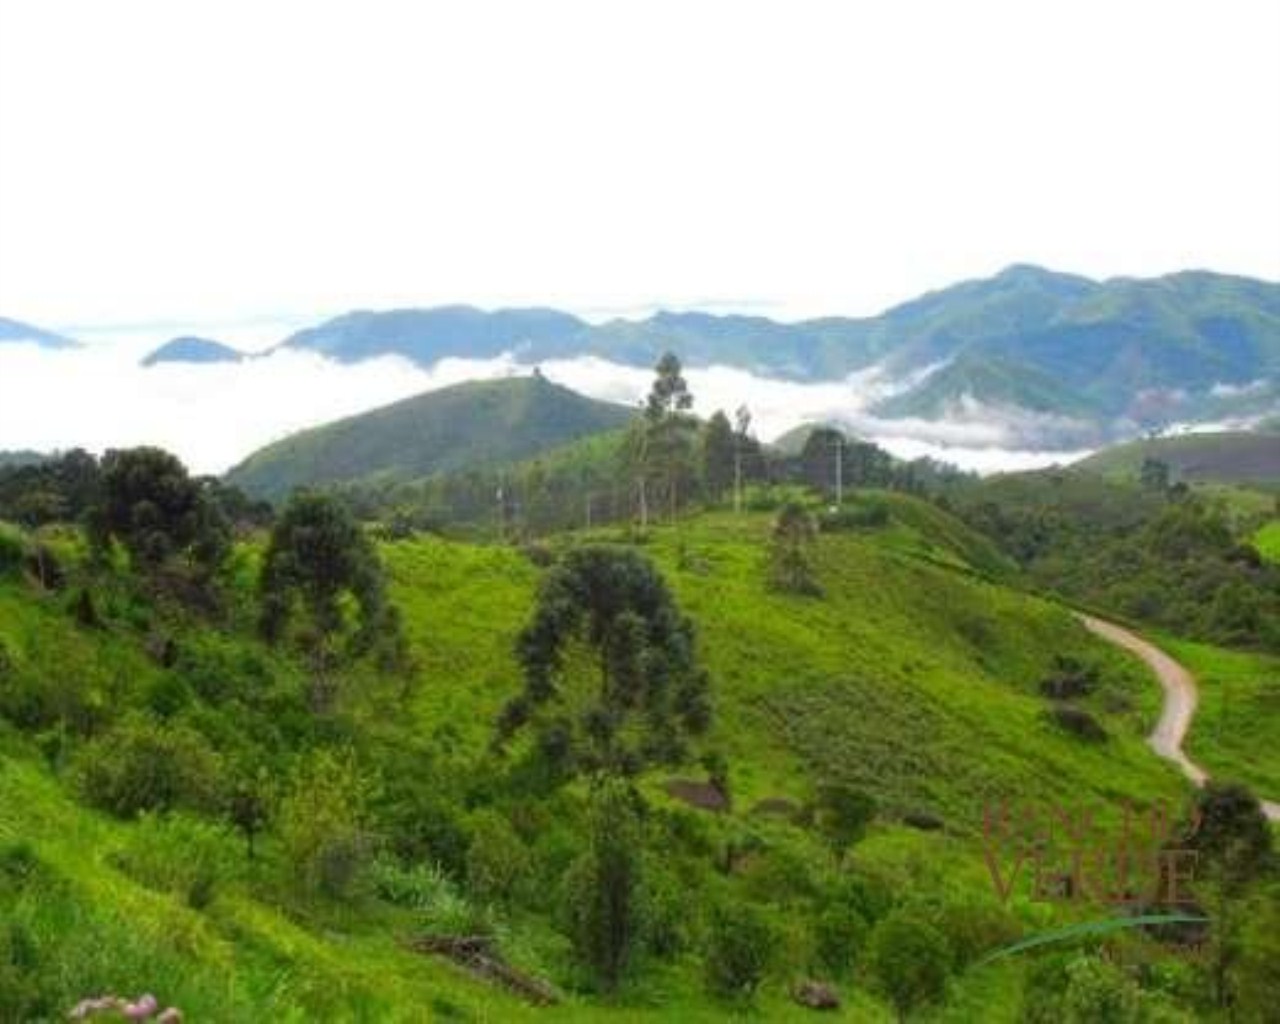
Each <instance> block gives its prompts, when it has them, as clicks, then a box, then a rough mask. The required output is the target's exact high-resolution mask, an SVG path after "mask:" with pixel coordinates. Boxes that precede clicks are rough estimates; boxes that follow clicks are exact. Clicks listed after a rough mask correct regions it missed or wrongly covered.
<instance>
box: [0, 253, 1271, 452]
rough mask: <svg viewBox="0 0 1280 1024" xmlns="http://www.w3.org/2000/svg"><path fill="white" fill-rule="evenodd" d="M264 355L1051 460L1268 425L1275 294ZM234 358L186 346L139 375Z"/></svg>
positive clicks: (1, 332)
mask: <svg viewBox="0 0 1280 1024" xmlns="http://www.w3.org/2000/svg"><path fill="white" fill-rule="evenodd" d="M18 339H22V340H28V341H34V342H35V343H37V344H40V345H45V346H57V347H65V346H67V345H73V344H75V343H74V342H72V341H70V340H69V339H66V338H62V337H60V336H58V335H56V334H54V333H52V332H48V331H42V330H40V329H39V328H35V327H31V326H29V325H25V324H18V323H16V322H15V321H8V320H0V341H4V340H18ZM278 349H285V350H294V351H307V352H314V353H319V354H321V355H324V356H327V357H329V358H332V359H334V360H338V361H341V362H358V361H361V360H366V359H371V358H375V357H378V356H385V355H397V356H402V357H405V358H407V359H409V360H412V361H413V362H415V363H417V364H419V365H422V366H433V365H435V364H436V363H438V362H439V361H440V360H441V359H444V358H449V357H455V358H470V359H490V358H495V357H498V356H502V355H511V356H514V357H515V358H516V359H517V360H518V361H519V362H520V363H522V364H524V365H525V366H532V365H536V364H539V363H544V362H548V361H552V360H561V359H563V360H569V359H574V358H578V357H583V356H595V357H599V358H601V359H606V360H610V361H613V362H616V363H619V364H624V365H627V366H633V367H650V366H652V365H653V364H654V363H655V362H656V360H657V359H658V357H659V356H660V355H661V353H662V352H664V351H667V350H671V351H674V352H675V353H677V354H678V355H679V356H680V358H681V359H682V360H683V361H684V363H685V364H686V365H688V366H693V367H699V366H710V365H723V366H729V367H736V368H740V369H743V370H747V371H750V372H752V373H754V374H757V375H760V376H764V377H770V378H775V379H781V380H785V381H799V382H832V381H847V383H848V386H849V400H848V408H847V410H840V409H835V410H832V413H831V415H832V416H835V417H837V418H842V421H843V422H844V424H845V426H846V427H847V428H849V429H850V430H852V431H854V432H856V433H860V434H869V435H873V436H877V435H878V436H888V435H895V434H897V435H903V436H918V437H919V436H924V433H925V432H922V431H921V430H920V429H919V425H918V424H917V423H916V421H927V422H928V423H930V424H937V423H939V422H943V421H945V422H946V423H947V424H949V425H960V426H962V427H963V426H972V425H978V426H980V427H983V428H986V427H990V426H992V425H994V426H995V427H996V428H997V429H996V431H995V434H996V435H998V436H996V437H995V438H994V440H993V439H992V436H991V432H990V431H987V432H986V433H984V434H983V440H982V441H981V444H983V445H990V444H996V445H998V446H1001V447H1007V448H1025V449H1037V450H1051V451H1064V450H1072V449H1081V448H1094V447H1100V446H1102V445H1105V444H1108V443H1110V442H1113V441H1116V440H1124V439H1129V438H1133V437H1137V436H1140V435H1142V434H1144V433H1148V432H1150V431H1153V430H1160V429H1163V428H1166V427H1168V426H1170V425H1173V424H1180V423H1199V424H1206V423H1215V424H1222V425H1227V426H1235V425H1248V424H1251V423H1253V422H1255V421H1257V420H1260V419H1262V418H1264V417H1267V416H1275V415H1276V414H1277V413H1280V284H1276V283H1271V282H1265V281H1259V280H1253V279H1249V278H1241V277H1232V276H1227V275H1223V274H1214V273H1209V272H1206V271H1186V272H1182V273H1176V274H1170V275H1167V276H1164V277H1158V278H1151V279H1136V278H1113V279H1110V280H1106V281H1094V280H1090V279H1088V278H1085V277H1079V276H1076V275H1072V274H1062V273H1056V272H1053V271H1049V270H1045V269H1042V268H1039V267H1034V266H1027V265H1017V266H1012V267H1009V268H1008V269H1006V270H1004V271H1002V272H1000V273H999V274H996V275H995V276H994V277H990V278H985V279H981V280H974V281H966V282H962V283H960V284H956V285H953V286H952V287H949V288H945V289H942V290H940V291H935V292H930V293H928V294H926V295H923V296H921V297H920V298H917V299H914V300H912V301H910V302H907V303H904V304H902V305H899V306H895V307H894V308H892V309H890V310H888V311H887V312H885V313H883V314H881V315H879V316H875V317H865V318H849V317H825V318H820V319H812V320H805V321H801V322H798V323H781V322H777V321H774V320H770V319H768V318H765V317H760V316H738V315H728V316H718V315H712V314H709V313H700V312H689V313H672V312H660V313H656V314H654V315H653V316H650V317H647V318H645V319H641V320H623V319H615V320H610V321H608V322H605V323H597V324H593V323H588V322H587V321H585V320H582V319H580V318H579V317H576V316H573V315H571V314H569V313H564V312H560V311H557V310H554V309H541V308H530V309H502V310H496V311H492V312H486V311H483V310H479V309H475V308H472V307H469V306H442V307H437V308H432V309H403V310H392V311H386V312H352V313H347V314H345V315H343V316H339V317H336V318H334V319H332V320H328V321H326V322H324V323H322V324H319V325H318V326H315V327H310V328H307V329H305V330H302V331H299V332H297V333H295V334H293V335H292V336H290V337H289V338H287V339H285V340H284V341H283V342H281V343H280V345H278V346H277V350H278ZM242 358H246V357H245V356H243V355H242V354H241V353H239V352H237V351H235V350H234V349H232V348H229V347H228V346H225V345H222V344H221V343H219V342H216V341H211V340H209V339H206V338H196V337H184V338H177V339H174V340H173V341H171V342H169V343H168V344H166V345H164V346H162V347H161V348H160V349H158V350H156V351H155V352H153V353H152V354H151V355H150V356H148V357H147V359H146V363H147V364H148V365H154V364H156V363H162V362H172V361H181V362H197V363H205V362H221V361H229V360H233V359H234V360H239V359H242ZM929 436H930V437H941V436H943V435H940V434H938V432H937V431H934V432H933V434H930V435H929ZM946 436H952V435H946ZM957 436H958V435H957ZM957 443H958V442H957Z"/></svg>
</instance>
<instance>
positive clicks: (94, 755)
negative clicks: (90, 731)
mask: <svg viewBox="0 0 1280 1024" xmlns="http://www.w3.org/2000/svg"><path fill="white" fill-rule="evenodd" d="M74 777H75V780H76V783H77V785H78V787H79V790H80V792H81V794H82V795H83V796H84V798H85V799H86V800H87V801H88V802H89V803H91V804H93V805H94V806H95V807H99V808H101V809H102V810H105V811H110V812H111V813H112V814H115V815H117V816H119V817H122V818H132V817H134V816H136V815H138V814H141V813H142V812H143V811H168V810H174V809H176V808H184V809H186V810H192V811H211V810H216V809H217V808H218V807H219V805H220V803H221V797H222V793H221V781H222V764H221V761H220V759H219V757H218V755H217V754H216V753H214V751H213V750H212V748H210V746H209V744H208V741H207V740H206V739H205V738H204V737H203V736H202V735H201V734H200V733H198V732H196V731H194V730H193V729H191V728H189V727H188V726H185V725H182V724H172V725H164V724H160V723H157V722H154V721H152V720H150V719H145V718H135V719H130V720H128V721H126V722H123V723H121V724H120V725H119V726H117V727H116V728H114V729H112V730H111V731H110V732H108V733H106V734H104V735H103V736H101V737H99V738H98V739H95V740H93V741H92V742H90V743H89V744H88V745H87V746H85V747H84V748H83V749H82V750H81V751H80V753H79V755H78V756H77V757H76V762H75V765H74Z"/></svg>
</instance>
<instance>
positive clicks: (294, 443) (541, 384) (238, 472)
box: [227, 375, 633, 498]
mask: <svg viewBox="0 0 1280 1024" xmlns="http://www.w3.org/2000/svg"><path fill="white" fill-rule="evenodd" d="M632 415H633V413H632V411H631V410H629V409H627V408H624V407H623V406H620V405H613V404H610V403H607V402H598V401H595V400H593V399H590V398H585V397H583V396H582V395H579V394H576V393H575V392H572V391H570V390H568V389H567V388H563V387H560V386H559V385H556V384H552V383H551V382H550V381H548V380H546V379H544V378H542V377H541V376H537V375H535V376H532V377H518V378H508V379H504V380H496V381H477V382H471V383H466V384H458V385H456V386H454V387H448V388H442V389H441V390H439V391H432V392H428V393H427V394H424V395H419V396H418V397H416V398H410V399H406V400H405V401H402V402H397V403H395V404H394V405H389V406H386V407H384V408H382V409H375V410H374V411H372V412H368V413H363V414H361V415H359V416H353V417H351V418H350V419H345V420H341V421H339V422H337V423H331V424H328V425H326V426H322V427H317V428H315V429H313V430H307V431H303V432H302V433H299V434H294V435H293V436H291V437H287V438H285V439H284V440H282V441H277V442H276V443H274V444H271V445H268V446H267V447H266V448H263V449H261V450H260V451H258V452H255V453H254V454H253V455H251V456H249V458H248V459H246V460H245V461H244V462H242V463H241V464H240V465H238V466H236V467H235V468H234V469H232V470H231V471H230V472H229V473H228V474H227V479H228V481H229V482H230V483H233V484H236V485H237V486H239V487H241V488H243V489H244V490H245V491H247V492H249V493H250V494H253V495H256V496H261V497H266V498H279V497H282V496H284V495H286V494H288V493H289V491H291V490H292V489H293V488H295V487H300V486H326V485H335V484H345V483H354V482H357V481H363V482H389V481H398V482H403V481H408V480H415V479H418V478H421V477H427V476H431V475H432V474H436V473H441V472H446V471H451V470H462V469H473V468H481V467H485V466H494V465H498V464H502V463H508V462H513V461H515V460H518V459H523V458H526V457H529V456H531V455H534V454H537V453H539V452H542V451H545V450H548V449H551V448H555V447H558V446H561V445H564V444H565V443H566V442H569V441H572V440H574V439H576V438H581V437H585V436H587V435H589V434H595V433H600V432H602V431H606V430H610V429H612V428H615V427H619V426H621V425H622V424H624V423H626V422H627V421H628V420H629V419H630V418H631V417H632Z"/></svg>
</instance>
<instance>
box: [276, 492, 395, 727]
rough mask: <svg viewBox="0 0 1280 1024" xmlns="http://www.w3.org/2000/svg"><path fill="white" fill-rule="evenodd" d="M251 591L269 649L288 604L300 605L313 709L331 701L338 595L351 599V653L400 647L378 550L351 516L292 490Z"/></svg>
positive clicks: (340, 618)
mask: <svg viewBox="0 0 1280 1024" xmlns="http://www.w3.org/2000/svg"><path fill="white" fill-rule="evenodd" d="M258 590H259V595H260V598H261V602H262V615H261V621H260V627H261V630H262V634H263V636H264V637H265V638H266V639H267V641H268V642H270V643H277V642H279V640H280V639H281V638H282V637H283V636H284V634H285V632H286V630H287V629H288V626H289V622H290V619H291V618H292V616H293V612H294V610H295V605H296V604H297V603H299V602H301V604H302V606H303V607H304V608H305V610H306V612H307V616H308V618H309V621H310V627H311V635H310V638H309V639H310V641H311V647H312V653H313V668H314V670H315V672H316V682H315V687H314V689H313V698H314V699H315V702H316V703H317V705H321V706H323V705H324V704H326V703H327V702H328V700H329V699H330V698H331V696H332V694H331V692H330V685H329V680H328V678H327V675H326V669H327V667H328V663H329V656H330V645H331V644H332V642H333V641H334V639H336V638H337V636H338V635H339V634H340V633H341V632H342V631H343V628H344V625H345V622H344V615H343V598H344V597H345V596H348V595H349V596H350V598H351V599H352V600H354V602H355V604H356V607H357V613H358V623H357V625H356V628H355V630H354V632H353V633H352V635H351V637H350V647H351V650H352V652H353V653H357V654H359V653H363V652H364V651H367V650H369V649H370V648H371V647H373V646H374V645H375V644H376V643H379V642H381V643H383V644H385V645H388V646H389V647H392V648H398V647H400V646H401V642H400V635H399V621H400V620H399V616H398V615H396V614H392V612H391V609H390V608H389V606H388V605H387V602H386V596H385V582H384V579H383V570H382V563H381V562H380V560H379V559H378V554H377V551H376V550H375V549H374V547H373V544H372V542H371V541H370V540H369V538H368V537H366V536H365V534H364V532H363V531H362V530H361V529H360V525H359V524H358V523H357V522H356V521H355V520H354V519H353V518H352V517H351V514H350V513H349V512H348V511H347V510H346V509H345V508H344V507H343V506H342V505H340V504H339V503H338V502H336V501H334V500H333V499H332V498H329V497H326V496H324V495H320V494H312V493H307V492H298V493H296V494H294V496H293V497H292V498H290V499H289V504H288V505H287V506H286V507H285V510H284V513H283V514H282V515H281V516H280V519H279V520H278V521H277V523H276V525H275V528H274V529H273V530H272V531H271V540H270V542H269V543H268V545H267V553H266V556H265V558H264V559H263V563H262V573H261V575H260V577H259V580H258Z"/></svg>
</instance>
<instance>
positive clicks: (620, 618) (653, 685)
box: [498, 546, 710, 774]
mask: <svg viewBox="0 0 1280 1024" xmlns="http://www.w3.org/2000/svg"><path fill="white" fill-rule="evenodd" d="M578 639H580V640H582V641H585V642H586V644H587V645H589V647H590V649H591V650H592V652H593V653H594V654H595V657H596V659H597V663H598V665H599V668H598V672H597V673H595V675H596V679H595V682H594V685H592V686H590V687H588V692H587V693H586V694H585V695H584V696H582V697H581V698H579V699H577V700H574V701H572V702H570V700H569V694H568V692H567V688H568V685H569V683H570V678H571V676H572V675H573V673H571V672H569V671H567V670H568V664H567V661H568V658H567V656H568V654H569V648H570V646H571V644H572V643H573V642H574V641H575V640H578ZM516 651H517V656H518V658H519V661H520V665H521V667H522V668H523V670H524V690H523V692H522V693H521V694H520V695H519V696H517V697H515V698H513V699H512V700H511V701H509V702H508V704H507V705H506V707H505V708H504V710H503V714H502V717H501V720H500V722H499V728H498V736H499V739H500V740H503V741H505V740H506V739H508V738H510V737H511V736H512V735H514V733H515V732H516V731H517V730H519V729H520V728H522V727H523V726H524V725H526V724H527V723H529V722H530V721H531V720H533V719H534V717H535V715H537V713H538V712H539V711H541V710H543V709H544V708H552V709H558V713H557V714H555V715H554V716H553V717H547V716H543V717H542V719H541V721H539V722H538V723H537V724H538V726H539V743H540V746H541V749H542V751H543V753H544V754H545V755H546V756H547V757H548V759H549V760H551V761H552V763H554V764H556V765H559V766H563V767H566V768H568V767H571V766H572V767H576V768H578V769H584V770H587V771H592V772H608V773H623V774H630V773H634V772H636V771H639V770H640V769H641V768H643V767H644V766H646V765H649V764H653V763H663V762H673V761H676V760H679V759H680V757H681V756H682V755H683V753H684V750H685V739H686V737H687V736H688V735H691V734H696V733H699V732H702V731H704V730H705V729H706V728H707V726H708V724H709V722H710V703H709V694H708V679H707V674H706V672H705V671H703V670H702V669H701V668H700V667H699V665H698V663H697V658H696V653H695V650H694V635H693V624H692V623H691V622H690V621H689V620H688V619H687V618H686V617H685V616H683V615H682V614H681V613H680V611H679V609H678V607H677V606H676V604H675V601H674V599H673V598H672V596H671V593H670V591H669V590H668V588H667V586H666V584H665V582H664V581H663V579H662V576H661V575H660V574H659V573H658V571H657V569H656V568H655V567H654V566H653V564H652V563H651V562H650V561H649V560H648V559H646V558H645V557H644V556H643V555H640V554H638V553H637V552H635V551H630V550H627V549H625V548H610V547H603V546H591V547H583V548H576V549H574V550H573V551H570V552H569V553H568V555H566V556H565V558H564V559H563V561H562V562H561V563H560V564H559V565H558V566H557V567H556V568H555V569H554V570H552V572H551V574H550V575H549V576H548V577H547V578H546V580H545V581H544V583H543V586H542V589H541V591H540V593H539V597H538V606H537V609H536V610H535V612H534V616H533V619H532V621H531V622H530V623H529V625H528V626H527V627H526V628H525V629H524V631H523V632H522V633H521V634H520V638H519V640H518V641H517V645H516ZM570 709H573V710H576V715H574V716H573V717H570V716H569V715H568V714H566V713H565V712H566V711H568V710H570Z"/></svg>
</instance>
